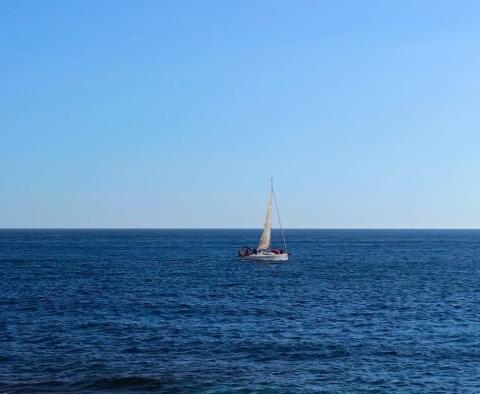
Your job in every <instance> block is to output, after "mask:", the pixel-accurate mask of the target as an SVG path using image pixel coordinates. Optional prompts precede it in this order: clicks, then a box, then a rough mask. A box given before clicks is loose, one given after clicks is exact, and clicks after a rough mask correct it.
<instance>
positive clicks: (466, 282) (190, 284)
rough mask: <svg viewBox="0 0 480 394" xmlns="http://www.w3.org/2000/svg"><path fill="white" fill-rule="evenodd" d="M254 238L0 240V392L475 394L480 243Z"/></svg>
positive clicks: (316, 235)
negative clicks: (273, 250) (274, 251)
mask: <svg viewBox="0 0 480 394" xmlns="http://www.w3.org/2000/svg"><path fill="white" fill-rule="evenodd" d="M260 232H261V230H258V229H256V230H255V229H252V230H0V393H357V392H358V393H479V392H480V231H476V230H286V236H287V241H288V248H289V252H290V253H291V256H290V260H289V261H288V262H286V263H274V264H272V263H261V262H251V261H249V262H245V261H240V260H239V259H237V257H236V255H237V250H238V249H239V248H240V247H242V246H243V245H251V246H254V245H255V244H256V243H257V242H258V239H259V236H260ZM273 238H274V244H276V245H278V246H282V243H281V236H280V234H279V233H278V232H275V231H274V233H273Z"/></svg>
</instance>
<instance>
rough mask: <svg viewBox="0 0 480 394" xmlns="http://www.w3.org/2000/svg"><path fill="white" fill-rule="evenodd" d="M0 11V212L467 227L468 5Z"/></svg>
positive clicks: (245, 4) (471, 83)
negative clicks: (269, 204)
mask: <svg viewBox="0 0 480 394" xmlns="http://www.w3.org/2000/svg"><path fill="white" fill-rule="evenodd" d="M0 10H1V11H0V88H1V94H0V137H1V138H0V168H1V172H0V227H260V226H261V225H262V223H263V218H264V213H265V209H266V199H267V193H268V178H269V177H271V176H273V177H274V178H276V183H277V193H278V198H279V204H280V209H281V213H282V217H283V221H284V222H285V225H286V226H287V227H354V228H356V227H359V228H364V227H380V228H385V227H389V228H395V227H412V228H413V227H423V228H425V227H427V228H435V227H440V228H448V227H474V228H478V227H480V176H479V170H480V23H479V19H478V18H479V15H480V2H478V1H471V2H466V1H459V2H456V1H455V2H453V1H407V0H401V1H383V0H382V1H333V0H332V1H297V0H295V1H293V0H291V1H243V0H242V1H179V0H175V1H117V0H115V1H113V0H112V1H105V0H104V1H60V0H59V1H3V2H2V3H1V6H0Z"/></svg>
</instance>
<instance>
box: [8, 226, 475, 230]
mask: <svg viewBox="0 0 480 394" xmlns="http://www.w3.org/2000/svg"><path fill="white" fill-rule="evenodd" d="M4 230H262V227H0V231H4ZM272 230H280V228H272ZM284 230H480V227H287V228H284Z"/></svg>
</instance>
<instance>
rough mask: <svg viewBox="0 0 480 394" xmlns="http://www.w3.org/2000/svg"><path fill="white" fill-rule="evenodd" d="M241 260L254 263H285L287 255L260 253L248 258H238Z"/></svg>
mask: <svg viewBox="0 0 480 394" xmlns="http://www.w3.org/2000/svg"><path fill="white" fill-rule="evenodd" d="M240 258H241V259H242V260H256V261H287V260H288V253H271V252H260V253H257V254H251V255H248V256H242V257H240Z"/></svg>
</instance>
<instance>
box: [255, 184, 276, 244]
mask: <svg viewBox="0 0 480 394" xmlns="http://www.w3.org/2000/svg"><path fill="white" fill-rule="evenodd" d="M272 200H273V190H272V191H271V192H270V198H269V199H268V209H267V217H266V218H265V225H264V226H263V233H262V238H260V243H259V244H258V250H265V249H270V245H271V233H272Z"/></svg>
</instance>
